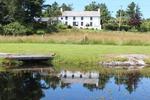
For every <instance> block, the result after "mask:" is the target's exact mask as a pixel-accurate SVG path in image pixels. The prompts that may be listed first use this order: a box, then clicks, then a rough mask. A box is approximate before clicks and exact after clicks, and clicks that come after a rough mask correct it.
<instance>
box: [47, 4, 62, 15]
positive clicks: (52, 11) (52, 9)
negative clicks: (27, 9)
mask: <svg viewBox="0 0 150 100" xmlns="http://www.w3.org/2000/svg"><path fill="white" fill-rule="evenodd" d="M59 15H61V11H60V7H59V4H58V3H57V2H54V3H53V4H52V5H50V6H49V7H48V8H47V9H46V10H45V11H44V16H45V17H57V16H59Z"/></svg>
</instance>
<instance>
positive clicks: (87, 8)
mask: <svg viewBox="0 0 150 100" xmlns="http://www.w3.org/2000/svg"><path fill="white" fill-rule="evenodd" d="M99 5H100V4H97V3H96V2H95V1H92V2H91V3H90V4H89V5H86V6H85V8H84V10H85V11H97V10H98V9H99Z"/></svg>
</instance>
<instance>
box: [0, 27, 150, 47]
mask: <svg viewBox="0 0 150 100" xmlns="http://www.w3.org/2000/svg"><path fill="white" fill-rule="evenodd" d="M0 42H1V43H12V42H13V43H56V44H58V43H61V44H103V45H145V46H147V45H150V33H138V32H137V33H135V32H117V31H113V32H108V31H106V32H105V31H94V30H82V31H81V30H67V31H62V32H59V33H53V34H49V35H43V36H41V35H32V36H16V37H12V36H0Z"/></svg>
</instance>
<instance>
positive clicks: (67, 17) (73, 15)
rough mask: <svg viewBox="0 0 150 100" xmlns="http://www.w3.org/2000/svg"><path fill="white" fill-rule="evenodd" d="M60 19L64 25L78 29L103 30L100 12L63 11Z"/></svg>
mask: <svg viewBox="0 0 150 100" xmlns="http://www.w3.org/2000/svg"><path fill="white" fill-rule="evenodd" d="M61 12H62V16H60V17H59V18H58V19H59V21H61V22H62V23H63V24H66V25H70V26H73V27H77V28H89V29H100V30H101V23H100V22H101V21H100V20H101V19H100V10H98V11H63V10H62V9H61Z"/></svg>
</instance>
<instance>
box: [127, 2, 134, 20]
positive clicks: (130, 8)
mask: <svg viewBox="0 0 150 100" xmlns="http://www.w3.org/2000/svg"><path fill="white" fill-rule="evenodd" d="M135 13H136V4H135V3H134V2H132V3H131V4H129V5H128V8H127V14H128V17H130V18H131V17H133V16H134V15H135Z"/></svg>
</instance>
